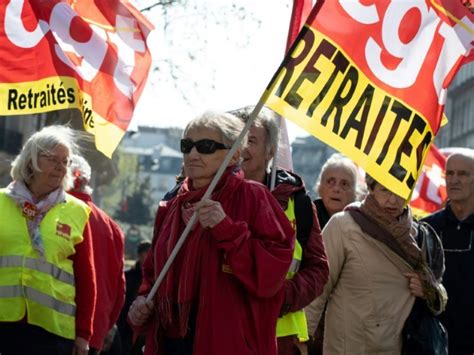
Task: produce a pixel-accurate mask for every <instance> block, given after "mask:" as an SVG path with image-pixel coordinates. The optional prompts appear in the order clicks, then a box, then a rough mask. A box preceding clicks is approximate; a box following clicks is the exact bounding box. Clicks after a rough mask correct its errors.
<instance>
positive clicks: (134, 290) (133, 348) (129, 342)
mask: <svg viewBox="0 0 474 355" xmlns="http://www.w3.org/2000/svg"><path fill="white" fill-rule="evenodd" d="M150 248H151V243H150V242H149V241H147V240H143V241H141V242H140V243H139V244H138V246H137V261H136V262H135V265H134V267H132V268H131V269H130V270H127V271H126V272H125V281H126V285H127V292H126V296H125V303H124V305H123V308H122V311H121V313H120V317H119V321H118V322H117V325H118V329H119V334H120V337H121V339H122V341H121V343H122V352H123V354H127V355H129V354H130V355H131V354H133V355H135V354H141V348H142V346H143V341H142V340H143V339H140V338H139V339H140V341H135V343H136V344H137V345H133V344H134V343H133V332H132V329H131V328H130V326H129V325H128V323H127V314H128V311H129V309H130V305H131V304H132V302H133V300H135V298H137V295H138V288H139V287H140V284H141V282H142V265H143V263H144V261H145V257H146V255H147V254H148V251H149V250H150Z"/></svg>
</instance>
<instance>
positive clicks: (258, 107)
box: [146, 85, 274, 302]
mask: <svg viewBox="0 0 474 355" xmlns="http://www.w3.org/2000/svg"><path fill="white" fill-rule="evenodd" d="M273 86H274V85H272V86H271V87H270V88H269V89H268V90H266V91H265V92H264V94H263V95H262V97H261V98H260V100H259V102H258V104H257V105H256V106H255V107H254V109H253V111H252V113H251V114H250V117H249V119H248V121H247V122H246V124H245V126H244V128H243V130H242V132H240V135H239V136H238V137H237V140H236V141H235V142H234V144H233V145H232V148H231V149H230V150H229V152H228V153H227V155H226V156H225V158H224V161H223V162H222V164H221V166H220V167H219V169H218V170H217V172H216V175H214V178H213V179H212V181H211V183H210V184H209V187H208V188H207V190H206V193H205V194H204V196H203V197H202V199H203V200H204V199H208V198H209V197H211V194H212V192H213V191H214V189H215V188H216V185H217V183H218V182H219V180H220V178H221V176H222V174H223V173H224V171H225V169H226V168H227V165H229V162H230V160H231V159H232V156H233V155H234V154H235V152H236V151H237V149H238V148H239V147H240V144H241V142H242V141H243V139H244V137H245V135H246V134H247V132H248V130H249V129H250V127H251V126H252V124H253V122H254V121H255V118H256V117H257V115H258V114H259V113H260V111H261V110H262V107H263V105H264V102H265V101H266V99H267V96H268V93H270V92H271V91H272V89H273ZM196 219H197V215H196V212H194V213H193V215H192V216H191V219H190V220H189V222H188V224H187V225H186V228H185V229H184V231H183V233H182V234H181V236H180V237H179V239H178V242H177V243H176V245H175V247H174V249H173V251H172V252H171V254H170V256H169V257H168V260H166V263H165V265H164V266H163V269H161V271H160V274H159V275H158V278H157V279H156V281H155V283H154V285H153V287H152V288H151V290H150V293H149V294H148V296H147V297H146V300H147V302H148V301H151V300H153V297H154V296H155V294H156V291H157V290H158V287H160V285H161V282H162V281H163V279H164V277H165V275H166V273H167V272H168V270H169V269H170V267H171V264H172V263H173V261H174V260H175V258H176V255H177V254H178V252H179V251H180V249H181V247H182V246H183V244H184V242H185V241H186V239H187V237H188V235H189V232H190V231H191V229H192V228H193V225H194V223H195V222H196Z"/></svg>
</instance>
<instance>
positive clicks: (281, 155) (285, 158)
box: [274, 0, 313, 171]
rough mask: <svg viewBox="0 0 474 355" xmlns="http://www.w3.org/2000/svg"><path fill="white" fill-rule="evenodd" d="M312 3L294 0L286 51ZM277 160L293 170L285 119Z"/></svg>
mask: <svg viewBox="0 0 474 355" xmlns="http://www.w3.org/2000/svg"><path fill="white" fill-rule="evenodd" d="M312 5H313V1H312V0H293V10H292V12H291V19H290V27H289V29H288V38H287V42H286V52H288V50H289V49H290V47H291V45H292V44H293V42H294V40H295V39H296V36H297V35H298V33H299V32H300V30H301V27H302V26H303V25H304V23H305V21H306V19H307V17H308V15H309V13H310V12H311V7H312ZM275 160H276V166H279V167H282V168H285V169H287V170H290V171H293V159H292V157H291V150H290V139H289V137H288V129H287V126H286V121H285V120H282V121H281V122H280V140H279V143H278V150H277V152H276V157H275ZM274 162H275V161H274Z"/></svg>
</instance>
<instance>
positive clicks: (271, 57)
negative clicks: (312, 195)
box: [132, 0, 307, 141]
mask: <svg viewBox="0 0 474 355" xmlns="http://www.w3.org/2000/svg"><path fill="white" fill-rule="evenodd" d="M150 3H152V2H150V1H145V0H143V1H139V2H135V4H136V6H137V7H138V8H139V9H141V8H144V7H146V5H148V4H150ZM233 4H235V5H236V6H234V7H233ZM291 4H292V1H291V0H238V1H237V0H235V1H230V0H225V1H222V0H188V8H187V9H183V8H179V7H178V8H176V9H173V10H171V11H170V13H169V18H170V19H171V21H170V24H169V26H167V29H166V33H165V31H164V30H163V25H162V23H163V17H162V15H161V13H160V9H159V8H154V9H153V10H151V11H146V12H145V13H144V14H145V15H146V16H147V18H148V19H149V20H150V21H151V22H152V23H153V24H154V25H155V27H156V30H155V31H153V32H152V34H151V35H150V36H149V39H148V45H149V48H150V50H151V52H152V57H153V60H154V66H155V67H157V68H158V70H156V71H155V72H153V73H150V75H149V77H148V83H147V86H146V88H145V90H144V92H143V94H142V97H141V99H140V101H139V103H138V107H137V108H136V111H135V115H134V119H133V121H132V126H135V127H136V126H137V125H148V126H158V127H182V128H184V126H185V125H186V123H187V122H188V121H189V120H190V119H192V118H194V117H196V116H197V115H199V114H200V113H202V112H204V111H205V110H207V109H215V110H231V109H235V108H239V107H242V106H245V105H251V104H253V105H255V104H256V103H257V102H258V100H259V98H260V96H261V95H262V93H263V91H264V89H265V87H266V86H267V84H268V83H269V81H270V79H271V78H272V76H273V74H274V73H275V72H276V70H277V68H278V66H279V65H280V63H281V61H282V59H283V55H284V50H285V44H286V36H287V31H288V24H289V20H290V15H291ZM191 58H192V59H193V60H191ZM169 63H173V65H175V66H176V68H175V72H174V75H175V77H172V76H171V75H170V66H169ZM184 96H185V97H186V98H187V99H185V98H184ZM287 125H288V131H289V136H290V141H292V140H293V139H294V137H296V136H306V135H307V133H306V132H305V131H303V130H301V129H300V128H298V127H296V126H295V125H294V124H293V123H292V122H288V123H287Z"/></svg>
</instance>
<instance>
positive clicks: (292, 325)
mask: <svg viewBox="0 0 474 355" xmlns="http://www.w3.org/2000/svg"><path fill="white" fill-rule="evenodd" d="M285 215H286V217H287V218H288V220H289V221H290V223H291V225H292V226H293V228H294V229H295V232H296V216H295V201H294V199H293V198H292V197H291V198H290V199H289V200H288V207H287V208H286V210H285ZM302 258H303V248H302V247H301V244H300V243H299V242H298V240H296V241H295V250H294V251H293V260H292V262H291V265H290V269H289V270H288V273H287V275H286V278H287V279H292V278H293V276H294V275H295V274H296V273H297V272H298V270H299V268H300V264H301V259H302ZM276 334H277V337H284V336H289V335H296V336H297V337H298V340H299V341H300V342H303V341H307V340H308V339H309V336H308V326H307V322H306V315H305V313H304V310H303V309H302V310H299V311H297V312H292V313H287V314H285V315H284V316H283V317H281V318H278V321H277V330H276Z"/></svg>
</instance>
